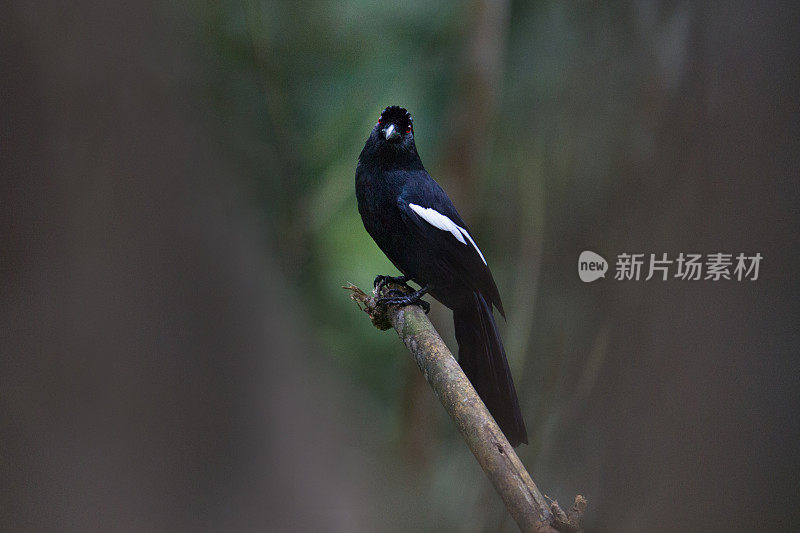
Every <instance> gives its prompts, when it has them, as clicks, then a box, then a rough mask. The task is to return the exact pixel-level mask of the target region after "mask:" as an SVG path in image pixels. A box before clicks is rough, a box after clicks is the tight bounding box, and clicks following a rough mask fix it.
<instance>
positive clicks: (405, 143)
mask: <svg viewBox="0 0 800 533" xmlns="http://www.w3.org/2000/svg"><path fill="white" fill-rule="evenodd" d="M359 161H360V162H361V163H362V164H375V165H377V166H378V167H379V168H382V169H395V168H403V169H405V170H411V169H416V168H422V161H420V159H419V155H418V154H417V147H416V145H415V144H414V126H413V121H412V118H411V113H409V112H408V111H407V110H406V109H404V108H402V107H400V106H396V105H393V106H389V107H387V108H386V109H384V110H383V112H382V113H381V116H380V118H378V122H377V123H376V124H375V127H374V128H372V132H371V133H370V136H369V138H368V139H367V143H366V144H365V145H364V149H363V150H362V151H361V155H360V156H359Z"/></svg>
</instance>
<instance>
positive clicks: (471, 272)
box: [356, 106, 528, 446]
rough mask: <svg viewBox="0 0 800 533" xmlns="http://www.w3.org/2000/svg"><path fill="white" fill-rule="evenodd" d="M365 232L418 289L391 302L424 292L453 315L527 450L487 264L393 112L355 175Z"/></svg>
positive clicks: (502, 422)
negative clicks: (427, 170) (493, 310)
mask: <svg viewBox="0 0 800 533" xmlns="http://www.w3.org/2000/svg"><path fill="white" fill-rule="evenodd" d="M356 197H357V199H358V210H359V212H360V213H361V219H362V220H363V222H364V227H365V228H366V229H367V232H368V233H369V234H370V235H371V236H372V238H373V239H374V240H375V242H376V243H377V244H378V246H379V247H380V249H381V250H382V251H383V253H385V254H386V256H387V257H388V258H389V260H391V262H392V263H393V264H394V266H395V267H397V269H398V270H400V272H401V273H402V274H403V275H402V276H400V277H398V278H390V277H388V276H378V278H376V283H381V282H383V281H385V280H387V279H392V280H393V281H399V282H405V281H408V280H411V281H414V282H415V283H417V284H418V285H420V287H422V288H421V289H420V290H419V291H416V292H415V293H414V294H413V295H411V296H410V297H405V298H402V297H399V298H392V299H390V301H389V303H396V304H410V303H418V302H419V299H420V298H421V297H422V295H424V294H425V293H430V294H431V295H432V296H433V297H434V298H436V299H437V300H439V301H440V302H442V303H443V304H444V305H445V306H447V307H448V308H450V309H452V310H453V321H454V323H455V332H456V340H457V341H458V347H459V348H458V362H459V364H460V365H461V368H462V369H463V370H464V373H465V374H466V375H467V377H468V378H469V380H470V382H472V384H473V386H474V387H475V390H476V391H477V392H478V394H479V395H480V397H481V399H482V400H483V402H484V403H485V404H486V406H487V407H488V408H489V411H490V412H491V413H492V416H494V418H495V420H496V421H497V423H498V425H499V426H500V428H501V429H502V430H503V432H504V433H505V435H506V437H507V438H508V440H509V442H510V443H511V444H512V445H513V446H517V445H518V444H520V443H523V442H524V443H527V442H528V436H527V433H526V430H525V423H524V422H523V420H522V413H521V412H520V408H519V402H518V400H517V394H516V391H515V389H514V382H513V381H512V379H511V371H510V369H509V367H508V361H507V360H506V354H505V349H504V347H503V341H502V340H501V338H500V335H499V333H498V331H497V324H496V323H495V321H494V315H493V313H492V306H494V307H497V309H498V310H499V311H500V314H501V315H503V317H505V311H504V310H503V304H502V302H501V300H500V293H499V292H498V290H497V286H496V285H495V282H494V279H493V278H492V273H491V271H490V270H489V267H488V266H487V264H486V261H485V258H484V256H483V254H482V253H481V251H480V249H479V248H478V246H477V244H476V243H475V241H474V239H473V237H472V234H471V233H470V232H469V229H468V228H467V225H466V224H465V223H464V221H463V220H462V219H461V217H460V216H459V214H458V212H457V211H456V208H455V207H454V206H453V203H452V202H451V201H450V198H448V196H447V194H446V193H445V192H444V190H442V188H441V187H440V186H439V184H438V183H436V181H434V179H433V178H432V177H431V176H430V175H429V174H428V173H427V172H426V171H425V168H424V167H423V166H422V161H421V160H420V157H419V154H418V153H417V148H416V145H415V144H414V128H413V123H412V118H411V115H410V114H409V113H408V111H406V110H405V109H403V108H401V107H397V106H391V107H387V108H386V109H384V110H383V113H381V116H380V119H379V120H378V123H377V124H375V127H374V128H372V132H371V133H370V136H369V138H368V139H367V142H366V144H365V145H364V149H363V150H362V151H361V155H360V156H359V158H358V166H357V168H356Z"/></svg>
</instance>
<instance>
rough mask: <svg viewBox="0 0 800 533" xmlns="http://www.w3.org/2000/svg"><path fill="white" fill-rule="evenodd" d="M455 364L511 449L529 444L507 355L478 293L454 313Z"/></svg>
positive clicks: (488, 305)
mask: <svg viewBox="0 0 800 533" xmlns="http://www.w3.org/2000/svg"><path fill="white" fill-rule="evenodd" d="M453 322H454V323H455V330H456V340H457V341H458V363H459V364H460V365H461V368H462V370H464V373H465V374H466V375H467V377H468V378H469V380H470V382H471V383H472V386H473V387H475V390H476V391H477V392H478V395H479V396H480V397H481V400H483V403H484V404H486V407H487V408H488V409H489V412H490V413H492V416H493V417H494V419H495V421H496V422H497V425H499V426H500V429H502V430H503V433H505V435H506V438H507V439H508V441H509V443H511V445H512V446H517V445H519V444H521V443H523V442H524V443H525V444H527V443H528V433H527V431H526V430H525V422H524V421H523V420H522V413H521V412H520V409H519V401H518V400H517V391H516V390H515V389H514V382H513V381H512V380H511V370H510V369H509V368H508V361H507V360H506V351H505V348H503V341H502V340H501V339H500V334H499V333H498V331H497V324H496V323H495V321H494V315H493V313H492V307H491V304H489V303H487V302H486V300H485V299H484V297H483V296H482V295H481V294H480V293H477V292H476V293H473V294H472V297H471V298H469V299H468V301H467V302H465V303H464V304H462V305H461V306H459V307H457V308H455V309H454V310H453Z"/></svg>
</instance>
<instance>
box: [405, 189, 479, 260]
mask: <svg viewBox="0 0 800 533" xmlns="http://www.w3.org/2000/svg"><path fill="white" fill-rule="evenodd" d="M408 207H410V208H411V209H412V210H413V211H414V212H415V213H416V214H418V215H419V216H421V217H422V218H423V220H425V222H427V223H428V224H430V225H431V226H434V227H436V228H439V229H440V230H442V231H449V232H450V233H452V234H453V237H455V238H456V239H458V241H459V242H460V243H461V244H467V241H465V240H464V237H466V238H467V240H469V242H470V244H471V245H472V247H473V248H475V251H476V252H478V255H479V256H481V261H483V264H484V265H485V264H486V259H485V258H484V257H483V254H482V253H481V251H480V249H478V245H477V244H475V241H474V240H472V236H471V235H470V234H469V232H468V231H467V230H465V229H464V228H462V227H461V226H459V225H458V224H456V223H455V222H453V221H452V220H450V218H449V217H446V216H444V215H443V214H441V213H440V212H438V211H437V210H436V209H433V208H431V207H422V206H419V205H417V204H408Z"/></svg>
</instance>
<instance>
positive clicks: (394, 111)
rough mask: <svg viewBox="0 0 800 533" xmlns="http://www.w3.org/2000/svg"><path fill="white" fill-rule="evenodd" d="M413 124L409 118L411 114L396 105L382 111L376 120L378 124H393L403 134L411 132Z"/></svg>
mask: <svg viewBox="0 0 800 533" xmlns="http://www.w3.org/2000/svg"><path fill="white" fill-rule="evenodd" d="M413 122H414V120H413V119H412V118H411V113H409V112H408V111H407V110H406V109H405V108H403V107H400V106H397V105H392V106H389V107H387V108H386V109H384V110H383V112H382V113H381V116H380V118H379V119H378V124H395V125H396V126H397V127H398V128H400V129H401V130H402V131H404V132H409V131H411V128H412V127H413Z"/></svg>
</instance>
